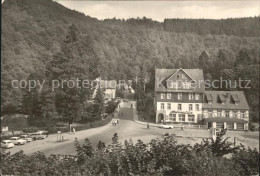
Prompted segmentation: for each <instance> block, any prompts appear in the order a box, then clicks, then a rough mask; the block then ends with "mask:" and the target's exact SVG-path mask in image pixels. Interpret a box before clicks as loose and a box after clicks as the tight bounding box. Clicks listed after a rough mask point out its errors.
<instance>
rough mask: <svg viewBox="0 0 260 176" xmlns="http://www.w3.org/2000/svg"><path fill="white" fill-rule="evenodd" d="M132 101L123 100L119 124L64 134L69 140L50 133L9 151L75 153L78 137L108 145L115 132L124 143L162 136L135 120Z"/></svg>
mask: <svg viewBox="0 0 260 176" xmlns="http://www.w3.org/2000/svg"><path fill="white" fill-rule="evenodd" d="M131 104H132V102H122V103H121V104H120V111H119V113H118V116H117V117H115V118H119V119H120V120H119V124H118V125H117V126H113V125H112V124H111V123H110V124H108V125H106V126H103V127H99V128H93V129H89V130H83V131H78V132H76V134H69V133H66V134H63V136H64V139H65V140H67V141H64V142H56V141H57V135H56V134H53V135H49V136H48V138H47V139H44V140H37V141H33V142H31V143H28V144H25V145H23V146H15V147H14V148H13V149H10V150H9V151H10V152H11V153H15V152H18V151H20V150H23V151H24V153H25V154H29V155H31V154H33V153H35V152H37V151H40V152H43V153H45V154H46V155H50V154H75V153H76V151H75V147H74V144H73V142H74V140H75V138H77V139H78V140H79V142H80V143H83V141H84V139H85V138H89V139H90V142H91V143H92V145H93V146H97V144H98V142H99V141H102V142H105V144H106V145H108V144H110V143H111V142H112V137H113V135H114V133H117V134H118V136H119V142H122V143H124V141H125V139H128V140H129V139H130V138H131V139H132V140H133V141H134V142H135V141H137V140H138V139H142V140H143V141H144V142H149V141H150V140H151V139H153V138H156V137H160V136H162V132H160V129H159V131H158V130H147V129H146V126H144V125H141V124H137V123H135V122H133V121H132V120H133V110H134V108H135V106H134V104H133V108H131Z"/></svg>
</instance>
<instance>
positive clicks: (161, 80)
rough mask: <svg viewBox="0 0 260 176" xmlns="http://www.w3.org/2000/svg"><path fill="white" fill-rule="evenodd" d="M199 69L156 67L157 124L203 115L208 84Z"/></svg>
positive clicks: (198, 118)
mask: <svg viewBox="0 0 260 176" xmlns="http://www.w3.org/2000/svg"><path fill="white" fill-rule="evenodd" d="M201 80H204V77H203V71H202V70H200V69H156V72H155V95H154V96H155V99H154V102H155V109H156V123H160V122H161V123H163V122H192V123H197V122H198V120H200V119H201V118H202V105H203V95H204V92H205V85H204V82H202V81H201Z"/></svg>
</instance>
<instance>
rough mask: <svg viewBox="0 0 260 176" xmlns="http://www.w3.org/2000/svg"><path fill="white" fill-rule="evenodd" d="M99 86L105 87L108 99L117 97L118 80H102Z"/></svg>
mask: <svg viewBox="0 0 260 176" xmlns="http://www.w3.org/2000/svg"><path fill="white" fill-rule="evenodd" d="M99 87H100V88H101V89H103V91H104V95H105V99H106V100H112V99H115V98H116V88H117V82H116V80H100V82H99Z"/></svg>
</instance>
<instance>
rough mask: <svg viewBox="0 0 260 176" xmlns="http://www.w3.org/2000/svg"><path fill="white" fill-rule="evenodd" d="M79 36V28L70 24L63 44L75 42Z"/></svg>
mask: <svg viewBox="0 0 260 176" xmlns="http://www.w3.org/2000/svg"><path fill="white" fill-rule="evenodd" d="M79 35H80V31H79V28H78V27H77V26H76V25H75V24H72V25H71V26H69V28H68V31H67V34H66V37H65V40H64V42H65V43H73V42H76V41H78V39H79Z"/></svg>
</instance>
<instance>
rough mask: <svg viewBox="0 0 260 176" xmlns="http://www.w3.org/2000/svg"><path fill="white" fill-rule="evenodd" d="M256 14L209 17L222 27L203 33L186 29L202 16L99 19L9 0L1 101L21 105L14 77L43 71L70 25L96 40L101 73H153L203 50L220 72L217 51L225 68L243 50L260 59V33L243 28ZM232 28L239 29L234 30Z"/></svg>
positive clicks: (191, 64) (187, 62)
mask: <svg viewBox="0 0 260 176" xmlns="http://www.w3.org/2000/svg"><path fill="white" fill-rule="evenodd" d="M257 19H258V20H259V18H246V19H234V20H233V21H232V24H233V23H234V24H237V25H232V26H230V25H226V26H228V27H225V28H221V27H220V26H222V25H223V24H225V23H229V21H225V20H224V21H223V20H222V21H221V22H218V21H217V20H216V21H214V20H211V21H207V24H213V23H214V25H213V26H217V29H220V28H221V33H220V32H218V31H217V32H212V31H211V30H210V29H209V30H205V31H204V32H203V30H200V29H199V28H197V29H196V30H195V31H194V30H188V29H192V28H188V29H186V30H184V28H185V26H190V25H192V24H194V23H196V24H200V22H199V20H192V19H190V20H177V22H176V21H174V20H173V21H171V20H170V21H169V20H166V21H165V23H158V22H155V21H152V20H151V19H147V18H143V19H129V20H125V21H124V20H116V19H111V20H104V21H99V20H97V19H95V18H91V17H89V16H85V15H84V14H82V13H79V12H76V11H73V10H69V9H67V8H65V7H63V6H62V5H60V4H58V3H57V2H54V1H52V0H23V1H21V0H6V1H5V2H4V3H3V7H2V46H1V49H2V53H1V54H2V60H1V68H2V79H1V83H2V94H1V100H2V101H1V104H2V105H4V104H6V103H12V104H14V105H15V106H16V107H19V106H20V105H21V99H22V96H21V91H20V90H18V89H12V88H11V84H10V83H11V80H13V79H28V76H29V75H30V74H31V73H35V72H36V73H39V74H43V76H44V70H45V65H46V63H48V62H49V61H51V60H52V59H53V55H54V54H55V53H57V52H58V51H59V50H60V48H61V46H62V44H63V42H64V39H65V34H66V32H67V30H68V27H69V26H70V25H71V24H76V25H77V26H78V28H79V31H80V32H81V37H80V38H81V41H80V42H81V43H84V42H85V39H86V38H91V41H93V44H92V47H93V48H92V49H93V50H94V52H95V56H96V57H97V58H96V59H97V60H98V61H99V65H98V67H97V70H98V73H99V74H100V75H101V76H102V77H107V78H108V79H125V78H127V79H132V78H133V77H135V76H137V75H139V76H140V74H142V73H144V72H145V73H146V72H148V73H150V74H152V73H153V69H154V66H156V67H161V68H173V67H175V68H178V67H182V68H197V67H200V65H199V61H198V58H199V56H200V54H201V53H202V52H203V51H206V53H208V55H209V58H210V59H209V60H208V65H209V66H210V68H209V69H210V70H211V72H216V74H218V72H217V70H215V68H214V63H215V62H216V61H217V59H218V57H217V56H218V52H219V50H223V51H224V53H225V57H226V63H225V68H232V67H233V62H234V60H235V58H236V56H237V55H238V53H239V51H240V50H242V49H246V50H247V52H248V54H249V56H250V57H251V58H253V60H255V63H259V48H260V47H259V46H260V36H259V33H258V32H255V31H253V32H248V31H251V30H250V29H249V27H244V26H247V25H248V24H250V25H249V26H250V28H251V26H252V24H254V23H255V20H257ZM236 21H237V22H238V23H237V22H236ZM180 23H182V24H180ZM203 23H204V22H203ZM172 26H175V27H174V28H172ZM241 26H243V27H241ZM239 27H241V30H238V29H239ZM232 30H233V31H235V32H230V31H232ZM211 33H212V34H222V35H211ZM249 33H250V35H248V34H249ZM235 35H236V36H235ZM243 36H250V37H243ZM252 36H253V37H252ZM80 46H82V47H80ZM86 49H87V48H86V46H85V45H79V47H78V50H83V51H84V50H86ZM79 52H80V51H79ZM86 62H88V60H86ZM151 89H152V87H151Z"/></svg>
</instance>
